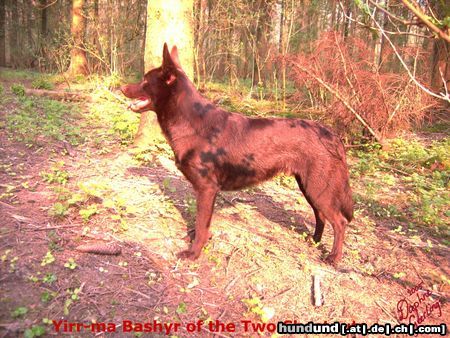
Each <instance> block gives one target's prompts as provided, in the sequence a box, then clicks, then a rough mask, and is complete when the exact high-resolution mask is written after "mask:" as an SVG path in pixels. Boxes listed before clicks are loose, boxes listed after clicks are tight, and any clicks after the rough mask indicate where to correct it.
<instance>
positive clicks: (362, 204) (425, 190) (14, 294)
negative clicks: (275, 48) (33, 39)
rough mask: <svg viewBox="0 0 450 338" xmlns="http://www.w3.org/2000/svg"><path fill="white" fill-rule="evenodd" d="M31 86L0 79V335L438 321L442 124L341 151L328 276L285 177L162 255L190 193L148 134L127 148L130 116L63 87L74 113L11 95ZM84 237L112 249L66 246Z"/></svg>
mask: <svg viewBox="0 0 450 338" xmlns="http://www.w3.org/2000/svg"><path fill="white" fill-rule="evenodd" d="M46 81H47V80H45V79H44V80H42V79H41V78H39V77H38V76H37V75H30V74H28V73H24V72H12V71H8V70H0V107H1V109H0V220H1V221H0V259H1V261H0V337H16V336H22V335H24V336H25V337H38V336H60V335H62V334H66V335H71V336H107V335H111V334H112V333H106V334H105V333H103V332H102V331H110V332H115V334H113V335H114V336H116V337H130V336H136V337H140V336H151V337H157V336H165V335H169V336H172V337H187V336H196V337H206V336H217V337H232V336H239V337H244V336H248V337H254V336H258V335H261V336H277V334H276V332H274V328H275V327H276V323H277V322H279V321H287V320H290V321H297V322H299V323H308V322H315V323H325V322H327V323H334V322H336V321H337V322H341V323H347V324H348V325H351V324H355V323H356V324H358V323H367V324H368V325H369V326H371V325H372V324H375V323H378V324H381V325H384V324H387V323H389V324H391V325H392V326H394V325H398V324H400V323H409V322H410V321H412V322H418V323H420V324H422V325H439V324H442V323H445V324H447V325H448V324H450V323H449V319H450V306H449V292H450V281H449V278H450V277H449V262H450V260H449V247H448V245H449V243H450V242H449V229H448V223H449V218H450V212H449V209H448V207H449V198H450V197H449V195H448V187H449V183H448V175H449V174H448V173H449V166H450V160H449V157H448V156H449V151H448V150H449V137H448V123H447V122H448V121H447V122H446V123H447V124H445V123H444V124H443V125H444V127H442V126H440V127H439V128H431V129H428V130H427V131H421V132H420V133H416V134H410V135H406V136H404V137H403V138H402V139H396V140H395V141H393V143H392V147H391V150H388V151H381V150H376V149H374V150H373V151H368V150H364V151H362V152H357V151H352V152H351V153H350V154H349V159H348V161H349V165H350V168H351V176H352V179H351V183H352V187H353V190H354V196H355V200H356V210H355V219H354V221H353V222H352V223H351V224H350V225H349V227H348V231H347V234H346V241H345V245H344V258H343V261H342V262H341V263H340V264H339V266H338V267H337V268H334V267H332V266H329V265H327V264H326V263H324V257H326V254H327V253H328V252H329V250H330V249H331V246H332V241H333V232H332V229H331V227H330V226H329V225H327V226H326V228H325V233H324V238H323V240H322V242H321V243H320V244H319V245H312V244H311V243H310V242H309V241H308V240H306V235H307V234H310V233H312V232H313V231H314V218H313V213H312V210H311V209H310V207H309V206H308V204H307V202H306V201H305V199H304V198H303V196H302V195H301V193H300V191H299V190H298V188H297V187H296V184H295V181H294V180H293V179H291V178H290V177H286V176H279V177H277V178H275V179H274V180H272V181H269V182H266V183H264V184H261V185H259V186H257V187H253V188H251V189H246V190H243V191H239V192H227V193H221V194H220V196H219V197H218V199H217V202H216V208H215V213H214V216H213V219H212V229H211V230H212V233H213V237H212V238H211V240H210V241H209V243H208V245H207V246H206V248H205V249H204V251H203V253H202V255H201V256H200V258H199V259H198V260H197V261H195V262H191V261H184V260H179V259H177V257H176V253H177V252H179V251H181V250H183V249H185V248H186V247H187V245H188V244H187V243H186V242H185V241H184V240H183V237H185V236H186V233H187V229H188V228H191V227H192V225H193V222H194V219H195V210H196V206H195V199H194V193H193V190H192V187H191V185H190V184H189V182H187V180H186V179H184V177H183V176H182V175H181V173H180V172H179V171H178V170H177V169H176V167H175V165H174V162H173V159H172V154H171V150H170V148H169V147H168V145H167V144H166V142H165V141H164V139H163V138H162V136H161V134H159V133H158V132H157V130H155V142H154V144H153V145H151V146H150V147H149V148H148V149H146V150H144V151H143V150H136V149H133V148H132V147H131V146H130V141H131V140H132V137H133V135H134V133H135V131H136V126H137V122H138V117H137V116H135V115H133V114H132V113H131V112H129V111H127V110H126V105H125V104H124V103H123V102H121V101H120V100H118V99H117V98H116V97H114V95H112V94H111V93H110V92H109V91H107V90H102V89H98V88H97V87H95V86H94V85H91V84H89V83H81V84H79V85H74V86H73V88H79V89H83V90H86V91H87V92H89V93H90V94H91V95H92V96H93V97H94V98H95V99H94V100H93V101H92V102H90V103H81V102H80V103H78V104H75V103H69V102H66V103H64V102H57V101H53V100H50V99H46V98H37V97H29V96H27V95H25V94H24V92H23V88H25V87H26V88H30V87H32V86H33V87H44V88H47V87H49V88H50V87H52V86H53V85H48V86H47V85H45V84H46V83H47V82H46ZM64 86H65V85H64V84H60V85H57V88H58V89H59V90H64ZM73 88H72V89H73ZM96 88H97V89H96ZM221 96H222V97H223V96H226V94H225V93H221ZM247 104H248V105H251V104H253V103H252V102H250V103H247ZM255 104H256V103H255ZM445 126H446V127H445ZM89 243H114V245H115V246H118V247H120V249H121V253H120V254H119V255H98V254H92V253H83V252H80V251H77V250H75V248H76V247H77V246H79V245H82V244H89ZM314 280H316V281H317V280H320V291H321V298H322V303H323V304H322V305H320V306H315V299H314V297H313V294H314V292H313V291H314V287H315V286H316V285H317V284H316V283H314ZM199 321H201V322H199ZM131 322H132V323H133V324H132V325H131V324H130V323H131ZM76 323H80V325H78V326H77V327H76V326H75V325H76ZM144 323H147V327H146V328H147V330H151V332H150V333H149V332H147V333H143V332H140V331H142V325H143V324H144ZM158 323H166V325H165V326H160V325H158ZM202 323H203V324H202ZM141 324H142V325H141ZM170 324H171V325H170ZM199 324H201V325H199ZM211 330H213V331H216V332H214V333H212V332H211ZM354 330H357V327H356V326H354ZM303 336H305V335H303ZM308 336H317V337H319V336H322V337H323V336H324V335H315V334H310V335H308ZM325 336H330V335H325ZM353 336H354V335H353ZM374 336H382V335H374ZM392 336H394V337H395V336H406V334H405V335H401V334H398V335H395V334H394V335H392ZM419 336H421V337H424V336H429V335H427V334H425V335H422V334H421V335H419Z"/></svg>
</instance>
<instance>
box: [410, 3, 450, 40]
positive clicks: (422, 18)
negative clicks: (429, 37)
mask: <svg viewBox="0 0 450 338" xmlns="http://www.w3.org/2000/svg"><path fill="white" fill-rule="evenodd" d="M401 1H402V2H403V4H404V5H405V6H406V7H407V8H408V9H409V10H410V11H411V12H413V13H414V14H415V15H416V16H417V17H418V18H419V19H420V21H422V22H423V23H424V24H425V25H427V27H428V28H430V29H431V30H432V31H433V32H435V33H436V34H437V35H439V37H440V38H441V39H443V40H445V41H447V42H449V43H450V36H449V35H448V34H446V33H445V32H444V31H442V30H441V29H439V27H437V26H436V25H434V24H433V23H432V22H431V21H430V20H428V18H427V16H426V15H425V14H424V13H423V12H422V11H421V10H420V9H419V8H417V7H416V6H414V5H413V4H412V3H410V2H409V1H408V0H401Z"/></svg>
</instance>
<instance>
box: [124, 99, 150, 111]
mask: <svg viewBox="0 0 450 338" xmlns="http://www.w3.org/2000/svg"><path fill="white" fill-rule="evenodd" d="M128 108H130V109H131V110H132V111H134V112H136V113H143V112H145V111H148V110H152V109H153V105H152V101H151V100H150V99H149V98H147V97H140V98H139V99H137V100H134V101H133V102H132V103H130V105H129V106H128Z"/></svg>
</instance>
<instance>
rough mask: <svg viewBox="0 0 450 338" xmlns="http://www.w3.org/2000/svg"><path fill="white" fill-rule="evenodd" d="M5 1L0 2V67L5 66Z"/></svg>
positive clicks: (0, 0)
mask: <svg viewBox="0 0 450 338" xmlns="http://www.w3.org/2000/svg"><path fill="white" fill-rule="evenodd" d="M5 1H6V0H0V66H1V67H5V66H6V7H5Z"/></svg>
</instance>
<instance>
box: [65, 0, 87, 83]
mask: <svg viewBox="0 0 450 338" xmlns="http://www.w3.org/2000/svg"><path fill="white" fill-rule="evenodd" d="M83 5H84V0H73V1H72V27H71V29H70V31H71V34H72V39H73V46H72V50H71V52H70V66H69V69H68V70H67V73H68V75H69V76H74V75H85V74H87V73H88V64H87V58H86V52H85V51H84V50H83V49H82V47H83V44H84V32H85V30H86V20H85V18H84V16H83Z"/></svg>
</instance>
